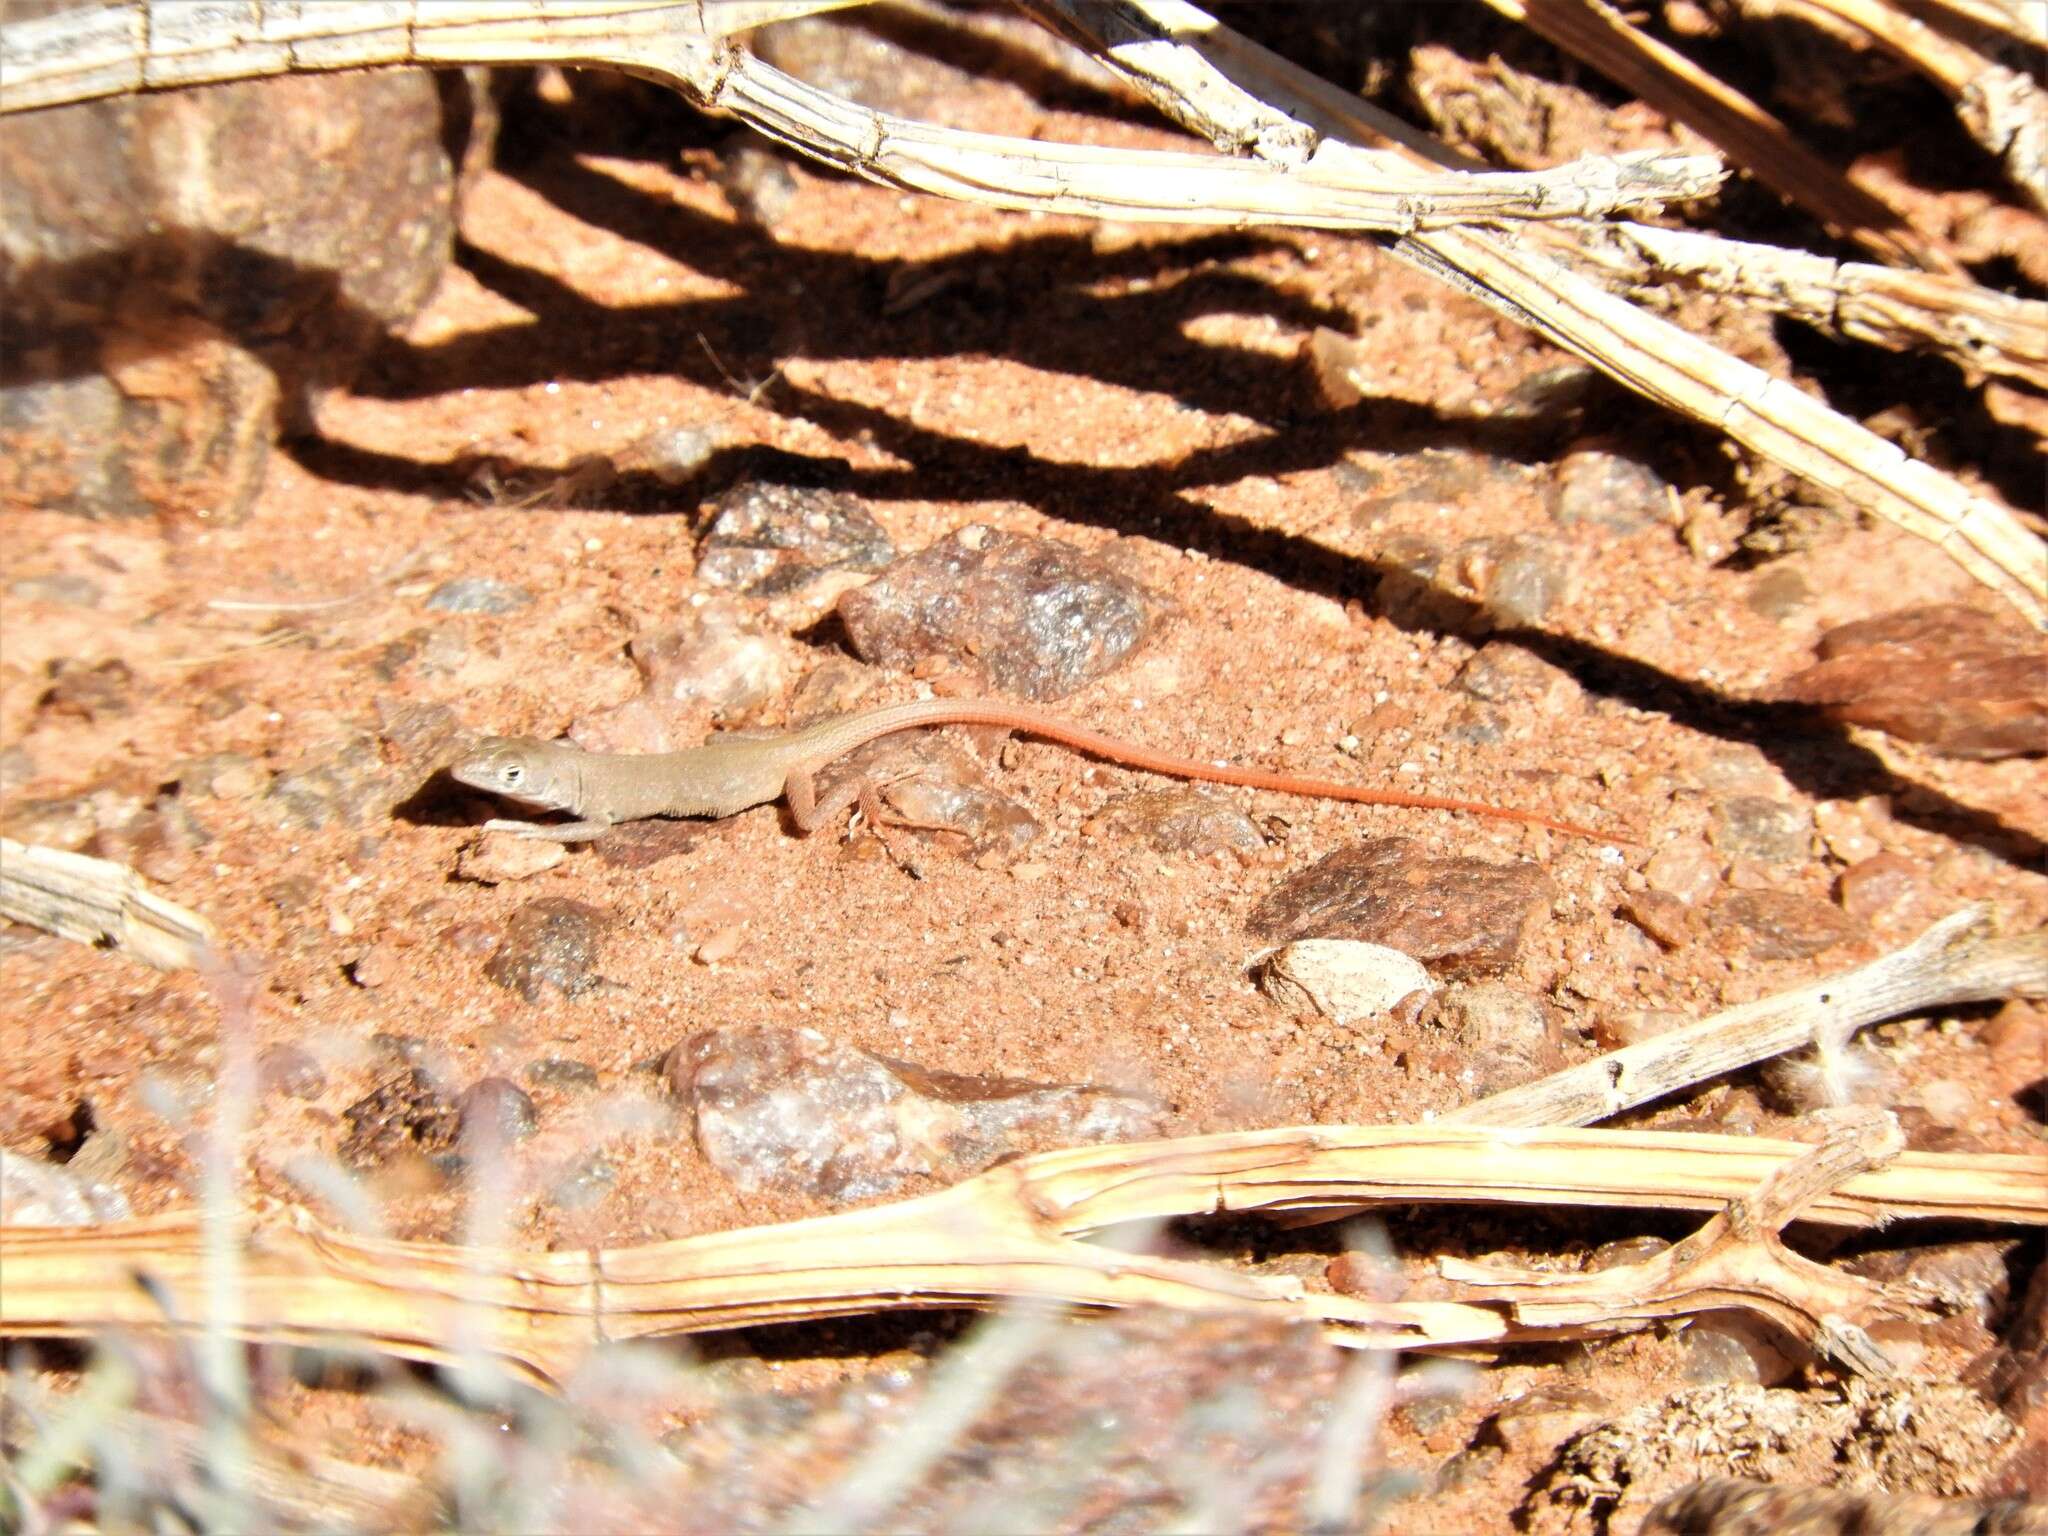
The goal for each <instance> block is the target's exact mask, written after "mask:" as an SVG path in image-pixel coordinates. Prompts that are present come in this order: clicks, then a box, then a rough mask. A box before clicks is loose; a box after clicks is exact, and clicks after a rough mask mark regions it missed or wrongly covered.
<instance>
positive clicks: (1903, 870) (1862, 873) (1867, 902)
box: [1835, 853, 1924, 923]
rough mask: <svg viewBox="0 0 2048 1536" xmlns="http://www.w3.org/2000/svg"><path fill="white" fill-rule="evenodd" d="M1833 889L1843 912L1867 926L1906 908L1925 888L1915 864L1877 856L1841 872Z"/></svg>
mask: <svg viewBox="0 0 2048 1536" xmlns="http://www.w3.org/2000/svg"><path fill="white" fill-rule="evenodd" d="M1835 889H1836V899H1837V900H1839V901H1840V902H1841V904H1842V911H1843V912H1845V913H1846V914H1848V916H1849V917H1850V918H1852V919H1854V920H1855V921H1856V922H1859V923H1870V922H1875V921H1877V920H1878V919H1879V918H1882V917H1884V916H1885V915H1886V914H1888V913H1891V912H1895V911H1898V910H1900V909H1901V908H1903V907H1906V906H1907V905H1908V904H1909V903H1912V902H1913V901H1914V900H1915V899H1916V898H1917V897H1918V896H1920V894H1921V893H1922V891H1923V889H1924V887H1923V883H1922V880H1921V872H1920V866H1919V865H1918V864H1916V863H1914V862H1913V861H1912V860H1911V859H1909V858H1907V857H1906V856H1905V855H1904V854H1902V853H1880V854H1874V855H1872V856H1871V857H1870V858H1867V859H1860V860H1858V861H1857V862H1856V863H1854V864H1851V865H1850V866H1849V867H1848V868H1847V869H1845V870H1843V871H1842V873H1841V877H1840V878H1839V879H1838V880H1837V881H1836V887H1835Z"/></svg>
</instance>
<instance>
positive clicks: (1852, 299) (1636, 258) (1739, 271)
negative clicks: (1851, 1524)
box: [1543, 223, 2048, 389]
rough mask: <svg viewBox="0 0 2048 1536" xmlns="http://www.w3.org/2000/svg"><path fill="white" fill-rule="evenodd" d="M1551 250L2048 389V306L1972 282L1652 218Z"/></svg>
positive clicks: (1563, 240) (1591, 266)
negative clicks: (1666, 225) (1660, 223)
mask: <svg viewBox="0 0 2048 1536" xmlns="http://www.w3.org/2000/svg"><path fill="white" fill-rule="evenodd" d="M1543 244H1544V247H1545V248H1546V249H1547V250H1550V251H1551V252H1552V253H1553V254H1555V255H1557V256H1559V257H1560V258H1562V259H1564V260H1565V261H1567V262H1571V263H1574V264H1583V265H1584V266H1585V267H1586V268H1587V269H1588V270H1590V271H1592V272H1593V273H1594V274H1595V275H1597V276H1599V277H1601V278H1602V279H1603V280H1605V281H1607V282H1609V283H1610V284H1614V283H1619V284H1622V285H1624V286H1625V288H1627V289H1629V290H1632V291H1634V292H1635V293H1637V294H1638V295H1640V294H1644V293H1648V292H1653V291H1654V290H1655V289H1656V288H1657V287H1659V286H1660V285H1662V284H1665V283H1677V284H1681V285H1683V286H1684V287H1686V288H1689V289H1692V290H1694V291H1697V292H1701V293H1712V294H1718V295H1721V296H1723V297H1726V298H1734V299H1741V300H1742V301H1743V302H1744V303H1745V304H1751V305H1762V306H1764V307H1765V308H1767V309H1769V310H1771V311H1772V312H1773V313H1775V314H1781V315H1787V316H1789V317H1791V318H1792V319H1795V320H1800V321H1803V322H1805V323H1806V324H1808V325H1812V326H1815V327H1817V328H1819V329H1820V330H1823V331H1826V332H1828V333H1829V334H1830V335H1834V336H1839V337H1842V338H1843V339H1845V340H1848V341H1860V342H1866V343H1869V344H1871V345H1873V346H1880V347H1885V348H1888V349H1889V350H1891V351H1894V352H1908V351H1911V352H1936V353H1940V354H1942V355H1943V356H1946V357H1949V358H1951V359H1953V360H1954V361H1955V362H1956V363H1957V364H1958V365H1959V366H1960V367H1962V368H1963V370H1964V371H1965V372H1966V373H1971V374H1977V373H1990V374H1998V375H2000V376H2002V377H2004V378H2010V379H2022V380H2024V381H2026V382H2027V383H2029V384H2032V385H2035V386H2036V387H2038V388H2043V389H2048V304H2044V303H2042V302H2041V301H2040V300H2038V299H2022V298H2018V297H2016V296H2014V295H2012V294H2006V293H2000V292H1998V291H1997V290H1996V289H1992V288H1986V287H1984V286H1983V285H1982V284H1980V283H1973V282H1970V281H1968V280H1967V279H1964V278H1957V277H1949V276H1946V275H1944V274H1940V273H1933V272H1901V271H1898V270H1896V269H1894V268H1891V267H1879V266H1873V265H1871V264H1870V263H1868V262H1851V261H1836V260H1834V259H1833V258H1831V257H1827V256H1815V255H1813V254H1811V253H1810V252H1807V251H1789V250H1785V249H1782V248H1781V247H1778V246H1771V245H1752V244H1748V243H1746V242H1742V241H1736V240H1722V239H1719V238H1717V237H1715V236H1712V235H1703V234H1699V233H1697V232H1695V231H1692V230H1681V229H1660V228H1658V227H1656V226H1655V225H1650V224H1635V223H1613V224H1603V225H1584V226H1577V227H1574V228H1572V229H1571V230H1570V231H1569V232H1568V233H1567V232H1566V231H1564V230H1560V231H1558V233H1557V235H1556V236H1555V237H1550V238H1546V239H1545V240H1544V241H1543Z"/></svg>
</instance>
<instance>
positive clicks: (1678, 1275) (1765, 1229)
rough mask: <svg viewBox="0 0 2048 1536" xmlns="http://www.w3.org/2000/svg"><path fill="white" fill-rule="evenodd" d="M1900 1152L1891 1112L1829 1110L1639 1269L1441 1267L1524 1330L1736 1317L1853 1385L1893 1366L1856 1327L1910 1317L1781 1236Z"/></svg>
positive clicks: (1467, 1293)
mask: <svg viewBox="0 0 2048 1536" xmlns="http://www.w3.org/2000/svg"><path fill="white" fill-rule="evenodd" d="M1905 1144H1906V1138H1905V1136H1904V1135H1903V1134H1902V1133H1901V1132H1900V1130H1899V1123H1898V1120H1897V1119H1896V1118H1895V1117H1894V1116H1892V1115H1890V1114H1886V1113H1884V1112H1882V1111H1879V1110H1872V1109H1854V1110H1848V1111H1842V1112H1837V1113H1836V1114H1835V1115H1834V1116H1833V1119H1832V1121H1831V1123H1830V1124H1829V1125H1828V1126H1827V1129H1826V1139H1825V1140H1824V1141H1822V1143H1821V1144H1820V1145H1819V1146H1817V1147H1814V1148H1812V1149H1811V1150H1809V1151H1808V1152H1807V1153H1806V1154H1805V1155H1804V1156H1803V1157H1800V1158H1797V1159H1795V1160H1794V1161H1792V1162H1789V1163H1787V1164H1785V1165H1784V1166H1783V1167H1781V1168H1779V1169H1778V1170H1777V1171H1776V1172H1775V1173H1773V1174H1772V1175H1771V1176H1770V1177H1769V1178H1767V1179H1765V1180H1764V1181H1763V1182H1762V1183H1761V1184H1760V1185H1758V1187H1757V1188H1756V1189H1755V1190H1754V1191H1753V1192H1751V1193H1749V1194H1746V1195H1744V1196H1742V1197H1741V1198H1739V1199H1737V1200H1733V1201H1731V1202H1729V1205H1728V1209H1727V1210H1725V1211H1723V1212H1722V1213H1721V1214H1720V1215H1718V1216H1716V1217H1714V1219H1713V1220H1712V1221H1709V1222H1708V1223H1707V1224H1706V1225H1705V1226H1703V1227H1701V1228H1700V1230H1699V1231H1697V1232H1695V1233H1694V1234H1693V1235H1692V1236H1690V1237H1688V1238H1686V1239H1684V1240H1683V1241H1682V1242H1679V1243H1675V1244H1673V1245H1672V1246H1671V1247H1669V1248H1667V1249H1665V1250H1664V1251H1663V1252H1662V1253H1659V1254H1656V1255H1654V1256H1652V1257H1651V1258H1648V1259H1645V1260H1643V1261H1641V1262H1639V1263H1633V1264H1619V1265H1615V1266H1613V1267H1611V1268H1609V1269H1604V1270H1598V1271H1595V1272H1593V1273H1590V1274H1569V1273H1560V1272H1558V1271H1556V1270H1548V1271H1546V1270H1536V1269H1526V1268H1519V1267H1514V1266H1507V1265H1499V1264H1475V1263H1471V1262H1468V1261H1465V1260H1461V1259H1449V1258H1447V1259H1443V1260H1440V1261H1439V1269H1440V1271H1441V1273H1442V1274H1443V1276H1444V1278H1445V1279H1447V1280H1451V1281H1453V1282H1456V1283H1457V1285H1458V1292H1457V1294H1458V1295H1459V1296H1460V1298H1462V1299H1466V1300H1486V1301H1497V1302H1506V1303H1508V1304H1509V1305H1510V1306H1511V1307H1512V1308H1513V1311H1514V1317H1515V1319H1516V1321H1518V1322H1521V1323H1527V1324H1541V1325H1544V1326H1547V1327H1553V1328H1575V1329H1579V1330H1581V1331H1584V1332H1589V1333H1617V1332H1622V1331H1625V1330H1627V1329H1629V1328H1641V1327H1646V1326H1648V1325H1649V1324H1651V1323H1653V1322H1656V1321H1658V1320H1659V1319H1662V1318H1670V1317H1682V1316H1686V1315H1689V1314H1693V1313H1698V1312H1704V1311H1710V1310H1713V1309H1715V1308H1717V1307H1729V1306H1734V1307H1741V1308H1744V1309H1746V1310H1748V1311H1751V1312H1756V1313H1758V1314H1760V1315H1762V1316H1763V1317H1766V1318H1769V1319H1770V1320H1771V1321H1772V1322H1774V1323H1776V1324H1777V1325H1778V1326H1779V1327H1780V1328H1783V1329H1784V1330H1785V1332H1787V1333H1788V1334H1790V1335H1791V1336H1792V1337H1793V1338H1796V1339H1799V1340H1801V1341H1802V1342H1803V1343H1805V1344H1806V1345H1807V1346H1808V1347H1809V1348H1811V1349H1813V1350H1814V1351H1815V1352H1816V1353H1818V1354H1821V1355H1824V1356H1827V1357H1830V1358H1833V1359H1836V1360H1839V1361H1841V1362H1842V1363H1843V1364H1844V1365H1846V1366H1848V1367H1849V1368H1850V1369H1851V1370H1853V1371H1856V1372H1857V1373H1859V1374H1861V1375H1865V1376H1889V1375H1891V1374H1892V1369H1891V1364H1890V1362H1889V1361H1887V1360H1886V1359H1885V1357H1884V1354H1883V1352H1882V1351H1881V1350H1880V1349H1879V1348H1878V1347H1877V1345H1876V1344H1875V1343H1873V1342H1872V1341H1871V1339H1870V1337H1869V1335H1868V1334H1867V1333H1865V1332H1864V1328H1865V1327H1866V1326H1867V1325H1868V1324H1869V1323H1871V1322H1874V1321H1876V1320H1878V1319H1880V1318H1884V1317H1898V1316H1908V1315H1910V1313H1911V1308H1909V1307H1907V1306H1905V1305H1903V1304H1901V1303H1899V1302H1897V1301H1895V1300H1894V1299H1893V1298H1892V1297H1890V1296H1889V1295H1887V1294H1886V1292H1885V1290H1884V1288H1883V1287H1882V1286H1879V1285H1876V1284H1874V1283H1872V1282H1870V1281H1867V1280H1862V1279H1859V1278H1857V1277H1856V1276H1854V1275H1851V1274H1847V1273H1845V1272H1843V1271H1841V1270H1836V1269H1830V1268H1829V1267H1828V1266H1826V1265H1824V1264H1816V1263H1814V1262H1813V1260H1811V1259H1808V1258H1805V1257H1803V1256H1802V1255H1800V1254H1797V1253H1795V1252H1793V1251H1792V1250H1791V1249H1790V1248H1787V1247H1786V1246H1785V1244H1784V1242H1783V1241H1782V1240H1781V1239H1780V1237H1779V1235H1778V1234H1779V1233H1780V1232H1781V1231H1782V1230H1783V1229H1784V1227H1785V1225H1786V1223H1787V1222H1790V1221H1792V1220H1794V1219H1795V1218H1797V1217H1798V1216H1800V1215H1801V1214H1802V1213H1803V1212H1804V1211H1805V1209H1806V1208H1807V1207H1808V1206H1809V1205H1811V1204H1812V1203H1813V1201H1814V1200H1816V1199H1817V1198H1819V1197H1820V1196H1821V1195H1822V1194H1824V1193H1826V1192H1827V1191H1829V1190H1831V1189H1835V1188H1837V1187H1839V1186H1840V1185H1841V1184H1843V1183H1845V1182H1846V1181H1847V1180H1849V1179H1851V1178H1853V1177H1855V1176H1856V1175H1857V1174H1860V1173H1868V1172H1870V1171H1871V1170H1873V1169H1876V1168H1881V1167H1883V1166H1884V1165H1885V1164H1886V1163H1887V1162H1889V1161H1890V1160H1891V1159H1892V1158H1894V1157H1896V1156H1897V1155H1898V1153H1899V1151H1900V1149H1901V1148H1903V1147H1904V1146H1905Z"/></svg>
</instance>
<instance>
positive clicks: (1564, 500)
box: [1550, 442, 1674, 533]
mask: <svg viewBox="0 0 2048 1536" xmlns="http://www.w3.org/2000/svg"><path fill="white" fill-rule="evenodd" d="M1673 505H1674V498H1673V497H1672V494H1671V485H1670V482H1669V481H1667V480H1666V479H1665V478H1664V477H1663V476H1662V475H1660V474H1658V473H1657V472H1656V471H1655V470H1654V469H1652V468H1650V467H1649V465H1647V464H1644V463H1642V462H1641V461H1640V460H1638V459H1633V458H1630V457H1629V456H1627V455H1626V454H1623V453H1620V452H1617V451H1616V450H1615V449H1614V448H1613V447H1612V446H1608V445H1604V444H1600V443H1592V442H1589V443H1582V444H1580V445H1578V446H1575V447H1574V448H1572V449H1571V451H1570V452H1568V453H1566V454H1565V456H1564V457H1563V458H1561V459H1560V460H1558V463H1557V473H1556V476H1555V479H1554V480H1553V482H1552V485H1551V490H1550V515H1551V516H1552V517H1553V518H1555V519H1556V520H1557V521H1558V522H1559V523H1561V524H1562V525H1563V526H1565V527H1567V528H1571V527H1577V526H1579V525H1582V524H1590V525H1592V526H1594V527H1597V528H1605V529H1608V530H1609V531H1610V532H1614V533H1632V532H1634V531H1635V530H1636V529H1638V528H1648V527H1650V526H1652V525H1653V524H1657V523H1669V522H1671V521H1672V508H1673Z"/></svg>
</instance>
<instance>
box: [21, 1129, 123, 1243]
mask: <svg viewBox="0 0 2048 1536" xmlns="http://www.w3.org/2000/svg"><path fill="white" fill-rule="evenodd" d="M130 1214H131V1212H130V1208H129V1204H128V1196H127V1194H126V1193H125V1192H123V1190H122V1189H121V1187H120V1186H119V1185H117V1184H113V1183H111V1182H107V1181H103V1180H98V1179H85V1178H80V1177H79V1176H78V1174H76V1173H75V1172H73V1171H72V1170H71V1168H70V1167H69V1166H68V1165H66V1166H60V1165H58V1164H55V1163H46V1162H44V1161H43V1160H42V1159H40V1158H35V1157H29V1156H26V1155H25V1154H23V1153H20V1152H15V1151H11V1150H9V1149H8V1148H5V1147H0V1225H4V1226H10V1227H81V1226H91V1225H93V1224H94V1223H96V1222H102V1221H125V1220H126V1219H127V1218H128V1216H129V1215H130Z"/></svg>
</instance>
